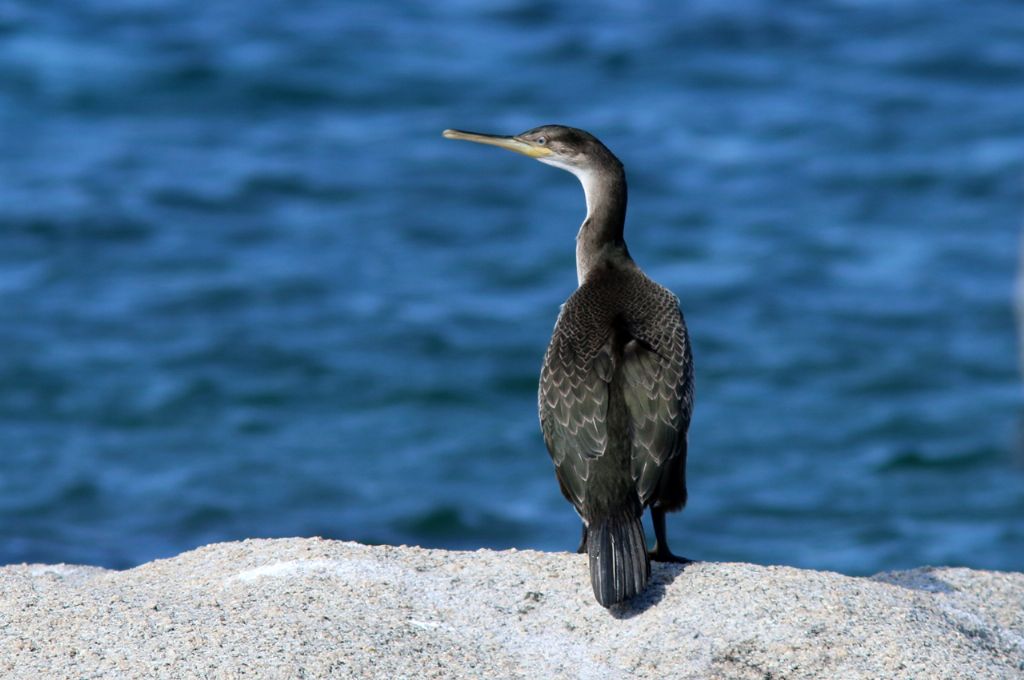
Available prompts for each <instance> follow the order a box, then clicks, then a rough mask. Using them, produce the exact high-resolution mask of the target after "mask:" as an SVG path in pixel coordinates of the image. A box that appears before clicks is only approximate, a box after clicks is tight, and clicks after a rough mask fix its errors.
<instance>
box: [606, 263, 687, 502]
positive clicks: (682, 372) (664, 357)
mask: <svg viewBox="0 0 1024 680" xmlns="http://www.w3.org/2000/svg"><path fill="white" fill-rule="evenodd" d="M627 323H628V329H629V334H630V336H631V337H632V340H630V341H629V342H628V343H626V346H625V348H624V350H623V361H622V374H623V377H624V379H625V380H624V384H623V392H624V395H625V400H626V408H627V409H628V410H629V413H630V420H631V424H632V432H631V437H632V449H633V457H632V473H633V480H634V481H635V482H636V488H637V493H638V494H639V495H640V501H641V503H644V504H647V503H648V502H650V501H651V499H652V496H653V495H654V494H655V492H656V490H657V488H658V483H659V481H660V480H661V475H662V472H663V470H664V469H665V468H666V463H667V462H668V461H669V460H670V459H671V458H673V457H674V456H678V455H685V450H686V449H685V447H686V431H687V429H688V428H689V426H690V414H691V413H692V411H693V359H692V357H691V354H690V342H689V337H688V335H687V332H686V323H685V321H684V320H683V315H682V313H681V312H680V311H679V300H678V299H677V298H676V296H675V295H673V294H672V293H671V292H670V291H668V290H667V289H665V288H662V287H661V286H658V285H656V284H653V282H647V284H646V285H644V286H643V289H642V291H641V294H640V295H638V296H637V297H636V298H634V300H633V302H632V304H630V305H629V308H628V311H627Z"/></svg>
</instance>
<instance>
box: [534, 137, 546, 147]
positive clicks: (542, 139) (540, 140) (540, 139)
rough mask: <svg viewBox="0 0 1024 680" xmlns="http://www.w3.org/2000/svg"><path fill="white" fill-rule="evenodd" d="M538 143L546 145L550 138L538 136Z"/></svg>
mask: <svg viewBox="0 0 1024 680" xmlns="http://www.w3.org/2000/svg"><path fill="white" fill-rule="evenodd" d="M537 143H538V144H540V145H541V146H544V145H545V144H547V143H548V138H547V137H538V138H537Z"/></svg>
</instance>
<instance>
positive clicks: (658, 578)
mask: <svg viewBox="0 0 1024 680" xmlns="http://www.w3.org/2000/svg"><path fill="white" fill-rule="evenodd" d="M693 564H695V562H688V563H686V564H674V563H655V564H652V565H651V580H650V582H649V583H648V584H647V589H646V590H644V592H642V593H640V594H639V595H637V596H636V597H634V598H633V599H632V600H627V601H626V602H621V603H619V604H616V605H612V606H611V607H609V608H608V612H609V613H610V614H611V615H612V616H613V617H615V618H616V619H631V618H633V617H634V616H639V615H640V614H643V613H644V612H645V611H647V610H648V609H650V608H651V607H653V606H655V605H656V604H658V603H659V602H661V601H662V600H663V599H664V598H665V592H666V591H667V590H668V587H669V586H670V585H672V582H673V581H675V580H676V577H677V576H679V575H680V574H682V573H683V572H684V571H686V570H687V569H689V568H690V566H692V565H693Z"/></svg>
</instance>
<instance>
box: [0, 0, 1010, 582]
mask: <svg viewBox="0 0 1024 680" xmlns="http://www.w3.org/2000/svg"><path fill="white" fill-rule="evenodd" d="M626 4H628V5H629V7H625V6H624V5H626ZM0 83H2V87H0V564H3V563H9V562H21V561H41V562H59V561H66V562H80V563H89V564H97V565H103V566H108V567H128V566H132V565H136V564H139V563H141V562H144V561H147V560H150V559H153V558H158V557H167V556H171V555H174V554H177V553H179V552H181V551H183V550H187V549H191V548H194V547H196V546H200V545H203V544H206V543H209V542H213V541H223V540H235V539H242V538H247V537H269V536H312V535H321V536H325V537H330V538H339V539H352V540H357V541H364V542H371V543H376V542H380V543H394V544H399V543H407V544H416V545H423V546H439V547H446V548H460V549H474V548H478V547H492V548H506V547H511V546H515V547H519V548H538V549H543V550H570V549H574V548H575V546H576V542H577V539H578V524H577V522H578V520H577V518H576V516H575V514H574V513H573V511H572V510H571V508H570V506H569V505H568V504H567V503H566V502H565V501H564V500H563V499H562V497H561V495H560V493H559V491H558V485H557V483H556V482H555V480H554V476H553V474H552V469H551V463H550V460H549V458H548V455H547V453H546V451H545V449H544V445H543V442H542V440H541V436H540V432H539V427H538V424H537V418H536V396H535V394H536V392H535V390H536V383H537V375H538V371H539V366H540V361H541V357H542V355H543V352H544V348H545V346H546V344H547V341H548V338H549V336H550V332H551V328H552V326H553V324H554V321H555V317H556V315H557V313H558V306H559V304H561V302H562V301H563V300H564V299H565V298H566V297H567V296H568V295H569V294H570V293H571V292H572V290H573V289H574V287H575V268H574V263H573V253H574V243H573V239H574V236H575V233H576V230H577V228H578V226H579V223H580V221H581V220H582V218H583V215H584V203H583V194H582V191H581V190H580V187H579V185H578V183H577V181H576V180H575V178H573V177H572V176H571V175H569V174H567V173H564V172H560V171H558V170H555V169H552V168H548V167H545V166H543V165H540V164H538V163H535V162H531V161H529V160H528V159H525V158H522V157H520V156H516V155H514V154H510V153H507V152H503V151H500V150H497V149H491V148H485V147H477V146H473V145H469V144H461V143H455V142H449V141H446V140H444V139H442V138H441V136H440V132H441V130H442V129H443V128H446V127H459V128H464V129H471V130H481V131H485V132H494V133H505V134H508V133H515V132H520V131H522V130H524V129H527V128H530V127H533V126H535V125H539V124H542V123H549V122H557V123H564V124H569V125H574V126H577V127H582V128H585V129H588V130H590V131H592V132H593V133H595V134H596V135H597V136H599V137H600V138H601V139H603V140H604V141H605V142H606V144H607V145H608V146H609V147H610V148H611V149H612V150H613V151H614V152H616V153H617V154H618V155H619V157H620V158H621V159H622V160H623V162H624V163H625V165H626V169H627V172H628V174H629V180H630V198H631V204H630V212H629V218H628V221H627V238H628V240H629V244H630V249H631V251H632V253H633V255H634V257H635V258H636V260H637V261H638V262H639V263H640V265H641V266H643V267H644V268H645V269H646V270H647V272H648V273H649V274H650V275H651V276H652V277H654V278H655V279H657V280H658V281H660V282H661V283H663V284H665V285H667V286H668V287H670V288H671V289H673V290H674V291H675V292H676V293H677V294H678V295H679V297H680V299H681V302H682V305H683V308H684V310H685V313H686V318H687V321H688V323H689V325H690V330H691V334H692V338H693V342H694V352H695V355H696V362H697V408H696V413H695V420H694V423H693V427H692V429H691V436H690V465H689V476H690V497H691V502H690V505H689V507H688V508H687V509H686V511H685V512H684V513H683V514H682V515H672V516H670V518H669V531H670V538H671V540H672V546H673V548H675V549H676V551H677V552H680V553H682V554H685V555H688V556H690V557H693V558H697V559H703V560H745V561H753V562H758V563H782V564H790V565H797V566H802V567H814V568H827V569H835V570H839V571H842V572H846V573H850V574H867V573H873V572H876V571H879V570H883V569H897V568H905V567H912V566H917V565H921V564H950V565H966V566H971V567H979V568H997V569H1017V570H1019V569H1022V568H1024V455H1022V453H1021V445H1020V441H1021V437H1020V416H1021V406H1022V401H1021V386H1020V373H1019V369H1018V351H1017V333H1016V328H1015V320H1014V314H1013V290H1014V281H1015V276H1016V269H1017V262H1018V242H1019V231H1020V228H1021V226H1022V224H1024V210H1022V208H1024V10H1022V8H1021V6H1020V4H1019V3H1017V2H1015V1H1014V0H1003V1H998V0H987V1H984V2H972V3H939V4H936V3H932V2H923V1H921V2H917V1H909V0H908V1H905V2H878V3H874V2H866V3H861V2H857V3H854V2H839V1H834V0H833V1H827V2H817V1H816V2H810V1H808V2H791V3H773V2H767V1H765V2H748V1H740V2H729V3H720V2H710V1H708V2H690V3H685V5H683V4H682V3H676V2H671V1H669V0H665V1H664V2H636V3H617V2H615V3H613V2H609V3H578V4H576V3H561V4H559V3H546V2H520V1H517V0H507V1H495V2H469V1H466V0H456V1H449V2H439V3H418V2H392V3H356V2H348V3H344V2H312V1H301V2H297V1H295V0H276V1H275V0H253V1H250V2H244V3H242V2H235V3H227V2H200V1H199V0H164V1H153V2H147V1H141V0H140V1H126V0H78V1H76V2H74V3H69V2H45V1H43V2H40V1H37V0H36V1H31V2H30V1H29V0H15V1H14V2H6V3H3V4H2V5H0Z"/></svg>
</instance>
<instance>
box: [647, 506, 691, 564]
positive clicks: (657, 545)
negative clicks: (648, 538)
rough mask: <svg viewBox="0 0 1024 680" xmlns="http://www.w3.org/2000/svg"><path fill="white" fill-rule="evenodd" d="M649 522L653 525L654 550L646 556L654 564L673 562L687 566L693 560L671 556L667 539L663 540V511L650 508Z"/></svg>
mask: <svg viewBox="0 0 1024 680" xmlns="http://www.w3.org/2000/svg"><path fill="white" fill-rule="evenodd" d="M651 522H652V523H653V524H654V550H650V551H648V552H647V556H648V557H650V558H651V559H652V560H654V561H655V562H675V563H677V564H689V563H690V562H692V561H693V560H691V559H687V558H685V557H680V556H679V555H673V554H672V551H671V550H669V549H668V539H666V538H665V511H664V510H662V509H661V508H656V507H654V506H653V505H652V506H651Z"/></svg>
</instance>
